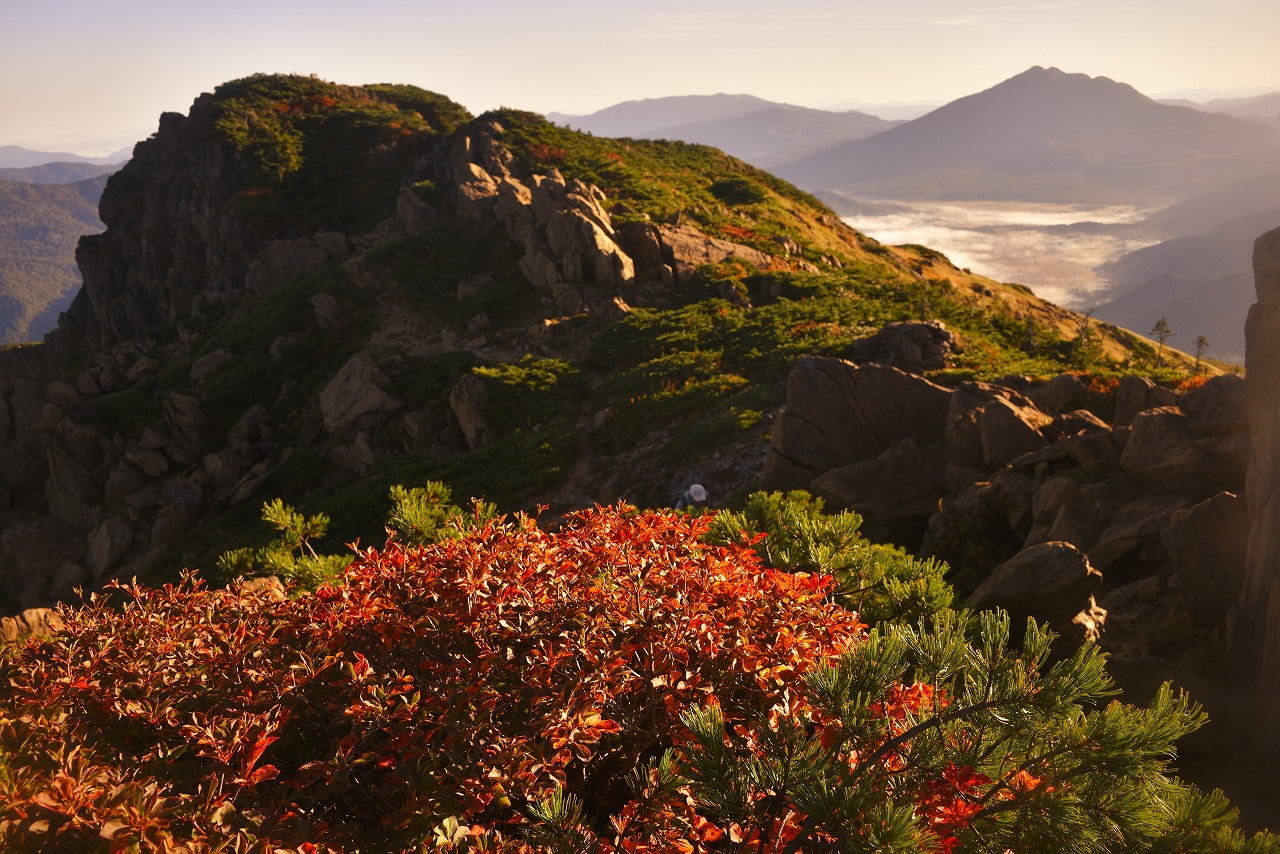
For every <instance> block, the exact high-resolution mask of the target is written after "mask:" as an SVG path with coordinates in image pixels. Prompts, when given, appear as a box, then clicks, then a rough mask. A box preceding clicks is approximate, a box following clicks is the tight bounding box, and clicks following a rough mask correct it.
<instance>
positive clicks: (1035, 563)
mask: <svg viewBox="0 0 1280 854" xmlns="http://www.w3.org/2000/svg"><path fill="white" fill-rule="evenodd" d="M1101 583H1102V574H1101V573H1100V572H1098V571H1097V570H1096V569H1094V568H1093V567H1092V566H1091V565H1090V564H1089V559H1088V558H1087V557H1086V556H1085V555H1084V553H1083V552H1081V551H1080V550H1079V549H1077V548H1076V547H1075V546H1073V545H1071V544H1070V543H1040V544H1038V545H1035V546H1032V547H1031V548H1028V549H1024V550H1023V551H1021V552H1019V553H1018V554H1017V555H1015V556H1014V557H1013V558H1011V559H1009V560H1007V561H1005V562H1004V563H1002V564H1000V565H999V566H997V567H996V568H995V570H994V571H993V572H992V573H991V577H990V578H988V579H987V580H986V581H984V582H983V583H982V585H981V586H980V587H978V589H977V590H975V591H974V592H973V595H972V596H970V597H969V601H968V602H967V604H968V605H969V607H972V608H978V609H982V608H1004V609H1005V610H1007V611H1008V612H1009V615H1010V617H1011V618H1012V619H1013V622H1014V625H1015V626H1016V625H1020V624H1021V623H1023V622H1025V621H1026V619H1027V617H1035V618H1036V619H1037V620H1039V621H1043V622H1047V623H1049V624H1050V625H1051V626H1054V627H1056V628H1058V629H1064V630H1065V629H1067V628H1068V627H1069V626H1071V625H1072V622H1073V620H1074V619H1075V617H1076V615H1077V614H1079V613H1080V612H1081V611H1083V610H1085V609H1087V608H1089V607H1091V606H1092V605H1093V602H1092V601H1091V598H1092V594H1093V592H1094V591H1095V590H1096V589H1097V588H1098V586H1099V585H1100V584H1101Z"/></svg>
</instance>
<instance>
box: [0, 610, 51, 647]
mask: <svg viewBox="0 0 1280 854" xmlns="http://www.w3.org/2000/svg"><path fill="white" fill-rule="evenodd" d="M62 625H63V624H62V618H61V617H59V616H58V614H57V612H56V611H53V610H50V609H49V608H28V609H27V610H25V611H23V612H22V613H21V614H18V615H16V616H13V617H0V643H17V642H18V641H22V640H26V639H27V638H30V637H40V636H41V635H49V634H53V633H54V632H57V631H61V630H62Z"/></svg>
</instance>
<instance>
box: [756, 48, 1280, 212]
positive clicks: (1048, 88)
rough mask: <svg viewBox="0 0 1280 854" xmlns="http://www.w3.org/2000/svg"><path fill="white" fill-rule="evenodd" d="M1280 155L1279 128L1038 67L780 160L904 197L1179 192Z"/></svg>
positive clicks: (1124, 197) (819, 180)
mask: <svg viewBox="0 0 1280 854" xmlns="http://www.w3.org/2000/svg"><path fill="white" fill-rule="evenodd" d="M1277 165H1280V132H1277V131H1275V130H1272V129H1270V128H1268V127H1264V126H1262V125H1260V124H1259V123H1256V122H1249V121H1244V120H1242V119H1238V118H1235V117H1233V116H1228V115H1219V114H1211V113H1205V112H1203V111H1199V110H1193V109H1190V108H1186V107H1177V106H1169V105H1166V104H1160V103H1157V102H1155V101H1153V100H1151V99H1150V98H1147V97H1146V96H1144V95H1142V94H1141V93H1139V92H1138V91H1137V90H1135V89H1133V88H1132V87H1131V86H1127V85H1125V84H1122V83H1117V82H1115V81H1113V80H1110V79H1108V78H1105V77H1096V78H1091V77H1089V76H1088V75H1085V74H1068V73H1065V72H1063V71H1060V70H1058V69H1056V68H1041V67H1035V68H1032V69H1030V70H1028V71H1025V72H1023V73H1022V74H1019V75H1017V76H1016V77H1013V78H1010V79H1009V80H1006V81H1004V82H1003V83H1000V84H999V85H997V86H994V87H992V88H991V89H987V90H986V91H983V92H979V93H977V94H975V95H970V96H968V97H965V98H960V99H959V100H956V101H953V102H951V103H949V104H947V105H945V106H943V107H940V108H938V109H937V110H934V111H933V112H931V113H929V114H928V115H925V116H922V117H920V118H919V119H916V120H914V121H911V122H908V123H906V124H904V125H900V126H898V127H895V128H891V129H889V130H887V131H885V132H884V133H881V134H877V135H875V136H873V137H869V138H866V139H862V140H856V141H851V142H846V143H842V144H840V145H836V146H834V147H832V148H830V149H827V150H826V151H822V152H819V153H817V154H813V155H810V156H808V157H804V158H800V159H797V160H795V161H793V162H791V163H787V164H782V165H779V166H777V167H776V168H775V170H774V171H776V172H777V173H778V174H779V175H781V176H782V177H784V178H787V179H788V180H791V181H793V182H795V183H796V184H798V185H799V186H801V187H804V188H805V189H808V190H811V191H819V190H834V191H837V192H844V193H849V194H851V195H859V196H870V197H879V198H896V199H952V200H1017V201H1040V202H1060V203H1102V202H1106V203H1114V202H1118V201H1138V200H1145V201H1153V200H1165V201H1170V200H1173V199H1177V198H1185V197H1186V196H1188V195H1192V194H1193V193H1195V192H1199V191H1204V190H1207V189H1210V188H1212V187H1215V186H1218V185H1221V184H1223V183H1226V182H1229V181H1231V180H1243V179H1245V178H1247V177H1250V176H1252V175H1254V174H1258V173H1260V172H1263V171H1267V170H1269V169H1274V168H1275V167H1276V166H1277Z"/></svg>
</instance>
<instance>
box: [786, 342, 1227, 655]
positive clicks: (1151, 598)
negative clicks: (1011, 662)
mask: <svg viewBox="0 0 1280 854" xmlns="http://www.w3.org/2000/svg"><path fill="white" fill-rule="evenodd" d="M867 354H868V355H869V354H870V351H868V353H867ZM1122 384H1124V385H1127V387H1128V392H1127V398H1126V399H1127V400H1128V401H1129V402H1128V403H1125V404H1124V405H1123V406H1121V407H1119V411H1118V412H1117V415H1116V419H1115V422H1114V423H1112V424H1107V423H1106V422H1104V421H1103V420H1102V419H1100V418H1099V417H1098V416H1097V415H1095V414H1094V413H1092V412H1089V411H1087V410H1081V409H1072V408H1071V407H1076V406H1079V405H1080V404H1081V403H1084V402H1087V400H1088V399H1089V398H1088V393H1087V389H1086V387H1085V385H1084V384H1083V383H1082V382H1081V381H1080V379H1079V378H1077V377H1074V376H1069V375H1064V376H1062V377H1058V378H1055V379H1052V380H1049V381H1047V382H1042V383H1033V382H1031V381H1029V380H1026V379H1024V378H1019V377H1010V378H1005V379H1002V380H1000V381H998V382H997V383H978V382H966V383H961V384H960V385H958V386H957V387H956V388H955V389H954V390H949V389H946V388H941V387H939V386H936V385H934V384H932V383H930V382H928V381H927V380H925V379H923V378H921V377H918V376H915V375H913V374H908V373H905V372H902V371H898V370H895V369H893V368H889V367H884V366H882V365H878V364H864V365H861V366H859V365H853V364H851V363H848V362H842V361H838V360H832V359H802V360H800V361H798V362H797V363H796V365H795V367H794V368H793V371H792V374H791V376H790V378H789V379H788V384H787V406H786V409H785V410H784V411H783V412H782V414H781V415H780V416H779V419H778V423H777V425H776V426H775V428H774V430H773V433H772V442H771V445H770V449H769V455H768V458H767V462H766V466H765V473H764V478H763V485H764V486H765V488H768V489H796V488H805V489H808V490H810V491H811V492H813V493H814V494H816V495H819V496H821V497H822V498H823V499H825V500H826V502H827V504H828V506H829V507H832V508H841V509H851V510H854V511H856V512H858V513H859V514H861V515H862V516H863V517H864V531H865V532H866V533H867V534H868V535H870V536H872V537H874V538H877V539H885V540H892V541H893V542H896V543H899V544H905V545H907V546H908V547H909V548H915V547H916V546H917V545H918V546H919V548H918V552H919V553H920V554H921V555H926V556H929V555H933V556H939V557H942V558H944V559H947V560H948V561H950V562H951V564H952V566H953V569H955V570H957V571H958V573H959V576H958V577H959V578H961V579H966V578H967V579H970V580H969V581H968V583H969V584H971V585H973V586H985V585H986V583H987V582H988V581H991V579H997V580H998V585H997V586H998V587H1001V588H1003V587H1007V586H1008V585H1009V584H1011V583H1012V581H1011V580H1010V578H1009V577H1006V576H1008V574H1009V573H1010V572H1012V570H1011V569H1009V566H1019V567H1021V566H1024V565H1029V564H1023V563H1021V562H1020V561H1023V560H1027V561H1030V562H1031V563H1034V562H1035V560H1038V559H1045V558H1047V556H1048V555H1050V554H1051V553H1054V554H1056V552H1053V551H1052V550H1049V551H1045V549H1044V546H1045V544H1046V543H1061V544H1065V545H1064V548H1066V547H1069V548H1070V549H1072V550H1073V552H1074V553H1078V554H1079V555H1080V556H1081V558H1080V559H1081V560H1087V562H1088V565H1089V567H1090V572H1089V573H1088V574H1089V575H1090V577H1091V578H1092V577H1093V573H1094V572H1101V573H1102V574H1103V575H1105V577H1106V584H1105V586H1103V587H1101V588H1100V589H1098V590H1097V591H1096V592H1097V593H1098V596H1099V601H1100V602H1101V605H1099V604H1098V602H1094V603H1093V604H1092V605H1090V602H1089V595H1090V594H1092V593H1094V592H1095V591H1094V590H1093V589H1092V588H1090V589H1088V590H1083V589H1082V590H1080V591H1076V594H1074V598H1072V599H1071V601H1070V602H1069V603H1068V604H1065V605H1062V606H1061V607H1062V608H1064V609H1065V610H1063V611H1059V612H1057V613H1053V608H1054V606H1053V605H1052V600H1054V599H1056V598H1059V597H1058V596H1057V594H1052V595H1050V596H1049V597H1048V598H1047V599H1046V600H1044V601H1043V602H1039V603H1038V604H1034V608H1032V605H1031V604H1026V603H1024V604H1021V605H1019V607H1021V608H1023V609H1024V610H1026V609H1031V610H1026V613H1027V614H1028V615H1031V616H1036V617H1038V618H1040V619H1049V618H1050V617H1052V618H1053V620H1054V622H1055V625H1056V626H1057V628H1058V629H1059V630H1060V631H1065V632H1067V633H1069V634H1070V636H1072V637H1076V638H1081V637H1101V638H1104V640H1105V641H1106V642H1110V640H1109V637H1110V635H1111V634H1112V630H1111V628H1109V627H1112V626H1114V627H1115V629H1116V635H1117V637H1118V638H1120V639H1119V640H1118V641H1117V643H1118V644H1120V646H1122V647H1123V648H1124V649H1125V650H1126V651H1137V652H1142V654H1145V652H1143V650H1145V649H1146V645H1147V641H1146V639H1144V637H1143V636H1142V632H1144V631H1146V630H1147V628H1148V627H1150V626H1151V625H1152V624H1153V621H1155V620H1157V619H1158V618H1157V617H1156V616H1153V615H1168V614H1171V613H1176V614H1181V615H1183V616H1182V617H1179V619H1183V618H1185V619H1187V620H1189V621H1190V622H1192V623H1195V624H1197V625H1201V626H1207V625H1208V624H1209V623H1210V622H1212V621H1214V620H1216V621H1217V624H1216V625H1217V626H1218V627H1221V625H1222V621H1223V617H1224V608H1223V605H1222V602H1223V599H1222V595H1225V596H1226V597H1227V598H1231V597H1233V596H1234V595H1235V593H1234V591H1236V590H1238V588H1239V578H1238V576H1237V574H1236V573H1234V572H1233V570H1232V569H1231V568H1214V566H1213V565H1212V564H1213V561H1210V560H1209V557H1210V555H1209V554H1207V553H1206V552H1205V551H1204V549H1206V548H1208V549H1213V548H1216V549H1217V550H1218V551H1219V553H1220V554H1221V555H1226V556H1229V555H1231V554H1233V553H1234V552H1235V551H1236V550H1238V549H1239V548H1242V547H1243V532H1242V529H1241V527H1240V525H1239V518H1238V517H1239V512H1238V511H1239V507H1238V505H1235V506H1236V511H1235V512H1230V511H1229V510H1228V508H1229V507H1230V506H1232V505H1230V504H1229V503H1227V502H1228V499H1230V498H1231V496H1233V495H1234V494H1236V493H1237V492H1238V491H1239V490H1241V489H1242V488H1243V478H1244V469H1243V465H1242V456H1243V455H1242V449H1247V448H1248V446H1249V439H1248V435H1247V428H1246V425H1245V406H1244V396H1243V391H1244V387H1245V386H1244V383H1243V381H1242V380H1241V379H1240V378H1239V377H1237V376H1228V375H1224V376H1217V377H1213V378H1211V379H1209V380H1207V381H1205V382H1204V383H1203V384H1202V385H1200V386H1199V387H1197V388H1195V389H1194V390H1192V391H1190V392H1188V393H1186V394H1185V395H1182V396H1179V395H1178V394H1176V393H1175V392H1173V391H1170V390H1169V389H1164V388H1160V387H1158V386H1155V385H1153V384H1151V383H1149V381H1146V380H1141V381H1136V380H1135V381H1134V382H1129V383H1127V384H1126V383H1122ZM1134 401H1138V402H1140V403H1143V404H1160V405H1157V406H1154V407H1152V406H1148V408H1146V409H1144V410H1142V411H1139V412H1136V413H1135V412H1129V411H1127V409H1126V407H1128V406H1131V405H1137V404H1136V403H1134ZM1121 402H1123V401H1121ZM1041 405H1043V406H1044V407H1046V409H1048V410H1050V411H1045V410H1042V409H1041ZM1121 422H1125V423H1121ZM1205 542H1207V543H1212V544H1213V545H1207V546H1206V545H1201V543H1205ZM1024 556H1029V557H1024ZM1037 556H1039V557H1037ZM1010 561H1012V563H1010ZM997 564H999V565H1001V566H1004V567H1005V568H1004V569H1003V570H1002V575H1001V576H999V577H998V578H997V576H995V575H993V574H992V570H991V567H992V566H995V565H997ZM1006 564H1007V565H1006ZM960 583H961V585H962V590H963V585H964V584H965V581H963V580H962V581H961V582H960ZM992 583H993V584H995V582H992ZM1183 585H1185V587H1184V586H1183ZM1213 585H1217V588H1216V592H1217V593H1219V594H1222V595H1218V596H1211V595H1208V594H1207V593H1205V595H1199V594H1198V593H1197V592H1196V591H1201V590H1205V589H1206V587H1209V586H1213ZM989 589H990V588H987V589H984V592H983V597H986V596H988V594H989ZM1047 589H1052V587H1050V588H1047ZM1123 590H1127V591H1128V592H1125V593H1124V594H1123V595H1121V594H1120V591H1123ZM1135 591H1141V595H1138V594H1137V593H1135ZM1001 595H1002V596H1004V598H1003V599H1001V600H1000V601H1001V602H1002V603H1003V606H1004V607H1011V606H1010V605H1009V603H1008V602H1006V601H1005V600H1006V599H1008V596H1006V595H1005V594H1001ZM1010 595H1011V594H1010ZM979 601H981V602H982V603H986V604H992V603H995V602H996V600H995V599H991V600H990V601H988V599H986V598H980V600H979ZM1009 601H1012V600H1009ZM1110 602H1114V603H1118V605H1116V606H1115V607H1114V608H1113V607H1112V606H1111V605H1110V604H1108V603H1110ZM1090 608H1094V609H1096V613H1095V612H1093V611H1091V610H1090ZM1107 611H1114V613H1112V614H1111V616H1110V617H1109V618H1108V617H1107V614H1106V612H1107ZM1076 617H1079V619H1075V618H1076ZM1159 619H1163V617H1160V618H1159ZM1117 648H1118V647H1117Z"/></svg>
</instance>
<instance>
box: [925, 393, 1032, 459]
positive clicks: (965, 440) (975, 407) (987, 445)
mask: <svg viewBox="0 0 1280 854" xmlns="http://www.w3.org/2000/svg"><path fill="white" fill-rule="evenodd" d="M1052 423H1053V419H1052V418H1051V417H1050V416H1048V415H1045V414H1044V413H1043V412H1041V411H1040V410H1038V409H1036V407H1035V404H1033V403H1032V402H1031V401H1030V400H1029V399H1027V398H1026V397H1023V396H1022V395H1021V394H1018V393H1017V392H1015V391H1012V390H1010V389H1007V388H1001V387H999V386H994V385H988V384H987V383H978V382H968V383H962V384H961V385H960V387H959V388H957V389H956V391H955V394H954V395H953V396H952V398H951V405H950V408H949V409H948V411H947V418H946V442H947V454H948V456H949V458H950V459H951V461H952V462H953V463H955V464H956V465H960V466H967V467H970V468H985V469H988V470H990V469H996V468H1000V467H1002V466H1005V465H1008V464H1009V463H1011V462H1013V461H1014V460H1015V459H1017V458H1018V457H1020V456H1022V455H1023V454H1027V453H1031V452H1033V451H1037V450H1039V449H1040V448H1043V447H1045V445H1047V444H1048V442H1047V441H1046V440H1045V437H1044V430H1045V428H1047V427H1048V426H1049V425H1050V424H1052Z"/></svg>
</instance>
